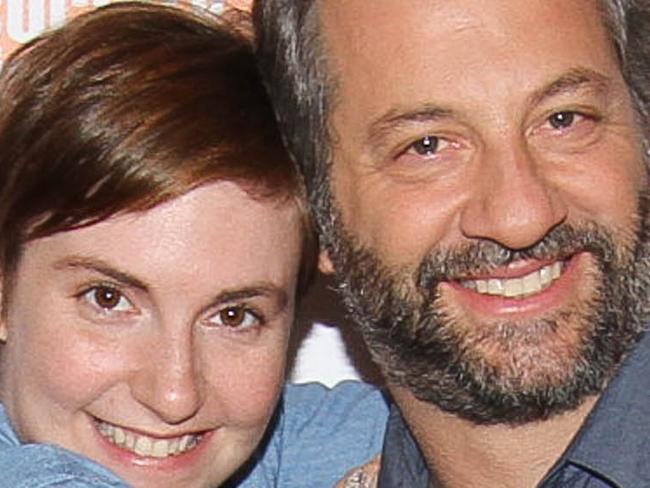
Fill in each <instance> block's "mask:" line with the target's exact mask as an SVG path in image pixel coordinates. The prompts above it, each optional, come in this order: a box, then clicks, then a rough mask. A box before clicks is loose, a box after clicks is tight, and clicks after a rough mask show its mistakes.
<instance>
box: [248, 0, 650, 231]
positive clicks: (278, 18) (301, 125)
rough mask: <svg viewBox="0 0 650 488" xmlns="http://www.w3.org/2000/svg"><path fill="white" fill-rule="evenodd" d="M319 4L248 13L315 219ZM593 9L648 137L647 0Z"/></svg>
mask: <svg viewBox="0 0 650 488" xmlns="http://www.w3.org/2000/svg"><path fill="white" fill-rule="evenodd" d="M322 1H326V0H256V2H255V5H254V9H253V14H254V18H255V29H256V35H257V43H258V44H257V50H258V55H259V59H260V67H261V70H262V73H263V76H264V78H265V80H266V83H267V85H268V89H269V91H270V93H271V97H272V99H273V102H274V104H275V107H276V112H277V115H278V119H279V121H280V124H281V128H282V132H283V133H284V137H285V141H286V143H287V145H288V147H289V150H290V151H291V153H292V154H293V156H294V157H295V158H296V159H297V161H298V162H299V163H300V165H301V168H302V170H303V173H304V175H305V180H306V184H307V188H308V192H309V198H310V201H311V204H312V205H313V208H314V209H315V210H316V214H317V218H318V214H319V213H320V211H322V210H323V209H324V208H325V207H327V205H328V202H327V201H326V198H327V195H325V193H327V192H326V187H327V173H328V168H329V165H330V159H331V158H330V145H331V137H332V134H331V132H330V131H329V126H328V124H329V115H330V114H331V112H332V110H333V105H334V104H335V103H336V77H335V76H334V75H333V74H332V73H331V71H330V70H328V66H327V59H326V55H325V49H324V40H323V35H322V30H321V28H320V27H321V26H320V20H319V12H318V8H319V5H320V3H321V2H322ZM600 6H601V10H602V13H603V19H604V22H605V26H606V27H607V29H608V31H609V32H610V36H611V39H612V43H613V45H614V48H615V50H616V53H617V56H618V59H619V63H620V66H621V72H622V73H623V76H624V78H625V80H626V82H627V84H628V86H629V88H630V93H631V95H632V97H633V99H634V103H635V105H636V109H637V111H638V113H639V116H640V121H641V126H642V127H643V131H644V139H647V136H648V127H649V126H650V124H649V123H648V122H649V116H648V114H649V111H650V110H649V109H650V0H600ZM319 220H320V219H319Z"/></svg>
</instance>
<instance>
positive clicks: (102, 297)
mask: <svg viewBox="0 0 650 488" xmlns="http://www.w3.org/2000/svg"><path fill="white" fill-rule="evenodd" d="M83 297H84V299H85V300H87V301H88V303H90V304H91V305H93V306H94V307H97V308H100V309H102V310H103V311H106V312H129V311H131V310H132V309H133V304H132V303H131V302H130V301H129V300H128V299H127V298H126V297H125V296H124V295H123V294H122V293H121V292H120V291H119V290H117V289H115V288H113V287H110V286H95V287H93V288H91V289H89V290H88V291H86V292H85V293H84V295H83Z"/></svg>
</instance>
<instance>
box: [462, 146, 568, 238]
mask: <svg viewBox="0 0 650 488" xmlns="http://www.w3.org/2000/svg"><path fill="white" fill-rule="evenodd" d="M478 164H479V166H477V171H476V172H475V173H474V175H473V176H474V177H473V180H472V183H471V185H472V187H471V194H470V198H469V199H468V201H467V203H466V205H465V206H464V208H463V210H462V213H461V231H462V232H463V234H464V235H465V237H468V238H474V239H488V240H491V241H494V242H497V243H499V244H501V245H503V246H505V247H508V248H509V249H513V250H520V249H525V248H528V247H530V246H533V245H534V244H536V243H537V242H539V241H540V240H541V239H543V238H544V236H546V235H547V234H548V232H549V231H551V230H552V229H553V228H554V227H556V226H557V225H558V224H560V223H562V222H563V221H564V220H565V219H566V217H567V206H566V202H564V201H563V198H562V194H561V188H557V187H556V186H554V185H553V184H552V183H551V182H550V181H549V179H548V178H547V171H548V169H549V168H548V167H545V166H544V165H545V164H552V163H550V162H542V161H540V160H539V159H537V158H536V157H535V156H534V155H533V154H532V153H531V152H530V151H529V149H528V148H527V147H526V146H525V144H510V145H507V144H501V145H499V147H497V148H486V149H485V150H484V151H483V154H482V157H481V160H480V161H479V162H478Z"/></svg>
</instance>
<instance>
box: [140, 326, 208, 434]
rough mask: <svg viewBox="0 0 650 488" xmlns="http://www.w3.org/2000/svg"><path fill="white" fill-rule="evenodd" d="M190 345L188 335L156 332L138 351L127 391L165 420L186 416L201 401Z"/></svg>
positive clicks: (176, 421)
mask: <svg viewBox="0 0 650 488" xmlns="http://www.w3.org/2000/svg"><path fill="white" fill-rule="evenodd" d="M193 348H194V346H193V343H192V339H191V337H187V338H181V337H178V336H173V335H164V334H160V336H159V337H157V338H156V340H155V341H154V342H153V343H151V342H149V343H148V346H147V347H144V348H143V350H141V351H140V352H139V354H140V359H141V360H140V367H139V368H138V371H136V373H135V374H134V375H133V377H132V378H131V381H130V389H131V394H132V395H133V397H134V398H135V399H136V400H137V401H138V402H139V403H140V404H142V405H143V406H144V407H146V408H147V409H148V410H150V411H152V412H154V413H155V414H156V415H157V416H158V417H159V418H160V419H161V420H163V421H164V422H166V423H168V424H172V425H175V424H180V423H182V422H185V421H186V420H189V419H190V418H192V417H193V416H194V415H196V413H197V412H198V411H199V410H200V408H201V406H202V405H203V402H204V385H203V383H204V382H203V378H202V376H201V374H200V367H199V366H198V365H197V363H196V361H197V359H196V358H195V354H194V351H193Z"/></svg>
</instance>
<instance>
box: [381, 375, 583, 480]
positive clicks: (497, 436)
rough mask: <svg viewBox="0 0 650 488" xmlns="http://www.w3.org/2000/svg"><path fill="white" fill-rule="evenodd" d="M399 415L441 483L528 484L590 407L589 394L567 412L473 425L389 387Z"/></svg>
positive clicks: (541, 473) (544, 470)
mask: <svg viewBox="0 0 650 488" xmlns="http://www.w3.org/2000/svg"><path fill="white" fill-rule="evenodd" d="M391 393H392V394H393V397H394V398H395V400H396V402H397V404H398V405H399V406H400V410H401V411H402V414H403V416H404V419H405V420H406V422H407V423H408V425H409V427H410V429H411V431H412V432H413V434H414V436H415V438H416V440H417V442H418V444H419V446H420V449H421V450H422V453H423V454H424V457H425V459H426V462H427V465H428V466H429V469H430V470H431V471H433V472H435V475H436V478H437V480H438V481H439V483H440V484H441V486H442V487H444V488H465V487H468V486H472V487H476V488H483V487H495V486H499V487H503V488H510V487H512V488H515V487H516V488H533V487H535V486H537V485H538V483H539V482H540V481H541V480H542V479H543V478H544V476H545V475H546V473H547V472H548V471H549V470H550V469H551V467H552V466H553V465H554V464H555V462H556V461H557V460H558V459H559V458H560V456H561V455H562V454H563V452H564V451H565V450H566V449H567V447H568V446H569V444H570V443H571V440H572V439H573V438H574V436H575V434H576V433H577V432H578V430H579V429H580V426H581V425H582V423H583V422H584V420H585V418H586V417H587V415H588V414H589V412H590V411H591V409H592V408H593V406H594V404H595V402H596V398H595V397H593V398H589V399H587V401H585V402H584V403H583V404H582V405H581V406H580V407H578V408H577V409H576V410H573V411H571V412H568V413H565V414H562V415H557V416H555V417H552V418H551V419H549V420H545V421H540V422H531V423H529V424H525V425H522V426H517V427H511V426H506V425H494V426H478V425H476V424H473V423H471V422H469V421H467V420H463V419H460V418H458V417H456V416H454V415H450V414H448V413H445V412H443V411H441V410H440V409H438V408H437V407H434V406H432V405H430V404H427V403H424V402H421V401H419V400H417V399H416V398H415V397H413V395H411V393H410V392H408V391H407V390H404V389H401V388H397V387H393V388H391Z"/></svg>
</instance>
